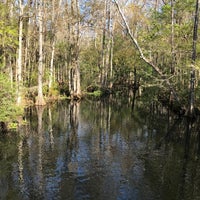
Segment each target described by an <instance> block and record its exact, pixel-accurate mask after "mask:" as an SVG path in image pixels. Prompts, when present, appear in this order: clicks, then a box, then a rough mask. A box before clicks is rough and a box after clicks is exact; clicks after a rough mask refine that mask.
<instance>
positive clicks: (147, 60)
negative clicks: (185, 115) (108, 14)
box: [114, 0, 180, 103]
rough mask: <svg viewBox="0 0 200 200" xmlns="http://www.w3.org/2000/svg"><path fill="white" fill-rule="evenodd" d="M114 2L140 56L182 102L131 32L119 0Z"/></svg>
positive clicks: (177, 99)
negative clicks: (145, 54)
mask: <svg viewBox="0 0 200 200" xmlns="http://www.w3.org/2000/svg"><path fill="white" fill-rule="evenodd" d="M114 3H115V5H116V7H117V10H118V11H119V14H120V16H121V18H122V20H123V22H124V24H125V28H126V29H127V31H128V35H129V37H130V39H131V40H132V42H133V44H134V46H135V47H136V49H137V50H138V51H139V53H140V58H141V59H142V60H143V61H144V62H145V63H146V64H148V65H150V66H151V67H152V68H153V69H154V70H155V71H156V72H157V73H158V74H159V76H160V77H161V78H162V79H163V80H165V82H166V84H167V85H168V87H169V89H170V91H171V92H172V93H173V95H174V97H175V99H176V101H177V102H178V103H180V102H179V97H178V95H177V93H176V91H175V90H174V88H173V86H172V84H171V83H170V81H169V79H166V76H165V75H164V74H163V73H162V71H161V70H160V69H159V68H158V67H157V66H156V65H155V64H154V63H152V62H151V61H150V60H149V59H147V58H146V57H145V56H144V53H143V51H142V49H141V47H140V45H139V43H138V41H137V40H136V38H135V37H134V36H133V34H132V33H131V30H130V27H129V25H128V23H127V21H126V17H125V16H124V13H123V12H122V10H121V8H120V6H119V3H118V1H117V0H114Z"/></svg>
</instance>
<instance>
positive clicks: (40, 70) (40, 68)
mask: <svg viewBox="0 0 200 200" xmlns="http://www.w3.org/2000/svg"><path fill="white" fill-rule="evenodd" d="M42 7H43V1H42V0H40V2H39V8H38V20H39V63H38V96H37V98H36V102H35V105H38V106H42V105H45V104H46V102H45V100H44V97H43V92H42V86H43V83H42V77H43V14H42V13H43V12H42Z"/></svg>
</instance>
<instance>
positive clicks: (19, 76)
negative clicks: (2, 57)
mask: <svg viewBox="0 0 200 200" xmlns="http://www.w3.org/2000/svg"><path fill="white" fill-rule="evenodd" d="M23 10H24V8H23V0H19V49H18V60H17V104H18V105H19V104H21V87H22V43H23V40H22V37H23Z"/></svg>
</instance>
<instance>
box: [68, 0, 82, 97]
mask: <svg viewBox="0 0 200 200" xmlns="http://www.w3.org/2000/svg"><path fill="white" fill-rule="evenodd" d="M79 9H80V8H79V3H78V0H73V1H71V17H72V22H71V27H70V36H71V37H70V56H71V67H70V69H69V90H70V94H71V97H72V98H81V85H80V67H79V35H80V19H79V18H80V17H79V15H80V13H79Z"/></svg>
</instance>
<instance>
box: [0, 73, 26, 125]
mask: <svg viewBox="0 0 200 200" xmlns="http://www.w3.org/2000/svg"><path fill="white" fill-rule="evenodd" d="M15 95H16V94H15V92H14V90H13V89H12V88H11V83H10V81H9V80H8V78H7V77H6V76H5V75H2V74H0V121H3V122H8V121H11V120H14V119H15V118H16V117H17V116H18V115H19V114H21V111H22V110H21V109H20V108H19V107H17V106H16V96H15Z"/></svg>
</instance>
